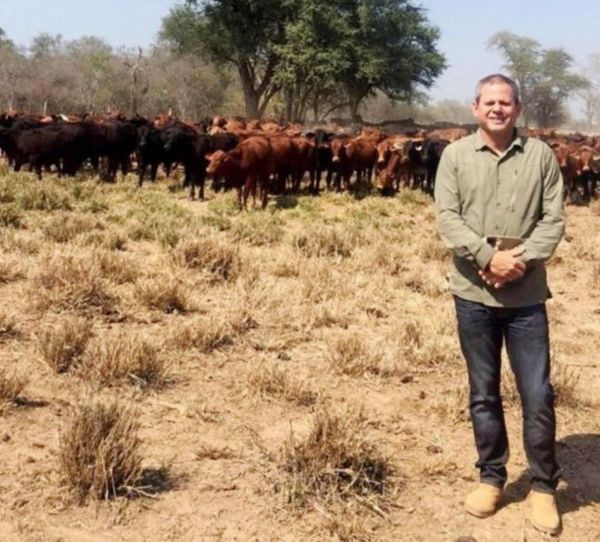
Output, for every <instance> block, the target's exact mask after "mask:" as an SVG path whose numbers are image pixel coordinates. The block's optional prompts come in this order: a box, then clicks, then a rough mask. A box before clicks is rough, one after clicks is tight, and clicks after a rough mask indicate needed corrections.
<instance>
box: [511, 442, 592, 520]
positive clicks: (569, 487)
mask: <svg viewBox="0 0 600 542" xmlns="http://www.w3.org/2000/svg"><path fill="white" fill-rule="evenodd" d="M556 459H557V461H558V464H559V466H560V468H561V471H562V481H563V482H562V483H561V484H560V485H559V489H558V491H557V492H556V499H557V502H558V508H559V510H560V512H561V513H562V514H567V513H569V512H574V511H575V510H578V509H579V508H582V507H584V506H589V505H591V504H594V503H600V434H597V433H584V434H580V435H569V436H567V437H565V438H563V439H561V440H559V441H558V442H557V443H556ZM529 482H530V476H529V474H528V472H527V471H523V472H522V473H521V475H520V476H519V478H518V479H517V480H515V481H514V482H511V483H510V484H508V485H507V486H506V489H505V491H504V495H503V497H502V502H501V506H506V505H507V504H510V503H513V502H521V501H524V500H525V498H526V497H527V494H528V493H529Z"/></svg>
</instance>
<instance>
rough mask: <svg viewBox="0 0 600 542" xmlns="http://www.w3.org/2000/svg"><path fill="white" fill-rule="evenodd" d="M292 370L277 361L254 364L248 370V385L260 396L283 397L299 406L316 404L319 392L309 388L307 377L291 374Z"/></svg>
mask: <svg viewBox="0 0 600 542" xmlns="http://www.w3.org/2000/svg"><path fill="white" fill-rule="evenodd" d="M292 370H293V369H291V368H290V367H282V366H281V364H275V363H260V364H258V365H253V366H252V367H251V368H250V369H249V370H248V373H247V376H246V386H247V388H248V389H249V390H251V391H252V392H253V393H255V394H257V395H258V396H259V397H273V398H275V399H282V400H284V401H287V402H288V403H292V404H294V405H297V406H310V405H313V404H315V403H316V401H317V397H318V394H317V393H316V392H314V391H313V390H311V389H310V388H309V386H308V383H307V382H306V381H305V379H302V378H300V377H298V376H290V374H289V372H290V371H292Z"/></svg>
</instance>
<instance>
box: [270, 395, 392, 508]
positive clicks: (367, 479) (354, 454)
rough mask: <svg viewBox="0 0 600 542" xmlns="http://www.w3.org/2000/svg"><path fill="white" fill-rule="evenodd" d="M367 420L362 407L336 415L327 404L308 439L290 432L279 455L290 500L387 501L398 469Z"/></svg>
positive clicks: (283, 488) (301, 502)
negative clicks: (378, 445)
mask: <svg viewBox="0 0 600 542" xmlns="http://www.w3.org/2000/svg"><path fill="white" fill-rule="evenodd" d="M366 421H367V420H366V419H365V417H364V414H363V413H362V412H358V413H353V412H350V411H347V412H344V413H343V414H340V415H334V414H331V413H329V412H328V411H327V410H326V408H325V407H324V408H322V409H320V410H319V411H318V412H317V413H316V415H315V417H314V419H313V421H312V427H311V430H310V433H309V434H308V436H307V437H306V438H304V439H302V440H300V441H298V440H297V439H296V436H295V435H294V433H293V431H291V432H290V436H289V439H288V440H287V442H286V443H285V444H284V446H283V448H282V450H281V453H280V457H279V458H278V464H279V468H280V472H281V474H282V478H283V479H282V480H281V481H280V484H279V486H278V489H280V490H281V491H282V492H283V494H284V495H285V498H286V500H287V502H288V503H290V504H293V505H296V506H301V507H302V506H306V505H308V504H309V503H310V502H311V501H323V502H325V503H332V502H336V501H340V500H350V499H352V498H359V499H360V498H367V499H373V498H374V500H375V503H378V502H379V504H381V502H382V498H383V497H384V496H385V492H386V489H387V483H388V481H389V478H390V475H392V474H393V468H392V466H391V464H390V462H389V460H388V459H387V458H385V457H384V456H383V455H382V454H381V453H380V452H379V451H378V450H377V448H376V446H375V445H374V444H373V443H372V442H370V441H369V440H368V439H367V438H366V437H365V429H366Z"/></svg>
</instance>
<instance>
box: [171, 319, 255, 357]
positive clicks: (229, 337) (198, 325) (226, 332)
mask: <svg viewBox="0 0 600 542" xmlns="http://www.w3.org/2000/svg"><path fill="white" fill-rule="evenodd" d="M243 331H244V329H243V328H238V334H239V333H241V332H243ZM234 337H235V330H234V329H233V327H232V325H231V323H230V322H228V321H226V320H222V319H215V318H207V317H202V318H200V317H199V318H194V319H193V320H191V321H190V322H186V323H185V324H182V325H178V326H177V328H176V329H175V331H174V332H173V333H172V335H171V338H170V344H171V345H172V346H174V347H175V348H180V349H181V350H187V349H190V348H195V349H197V350H199V351H200V352H202V353H204V354H209V353H210V352H212V351H213V350H216V349H218V348H222V347H224V346H228V345H230V344H233V340H234Z"/></svg>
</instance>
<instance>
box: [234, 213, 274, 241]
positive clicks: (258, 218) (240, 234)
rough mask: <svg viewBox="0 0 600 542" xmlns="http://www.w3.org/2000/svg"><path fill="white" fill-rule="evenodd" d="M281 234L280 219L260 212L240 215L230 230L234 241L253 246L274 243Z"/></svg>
mask: <svg viewBox="0 0 600 542" xmlns="http://www.w3.org/2000/svg"><path fill="white" fill-rule="evenodd" d="M283 234H284V229H283V221H282V219H281V218H279V217H278V216H275V215H272V214H269V213H264V212H262V211H256V212H250V213H244V214H243V215H240V216H239V217H238V219H237V220H236V221H235V222H234V223H233V225H232V226H231V229H230V235H231V237H232V238H233V240H234V241H244V242H246V243H248V244H250V245H255V246H264V245H271V244H273V243H276V242H278V241H280V240H281V239H282V237H283Z"/></svg>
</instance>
